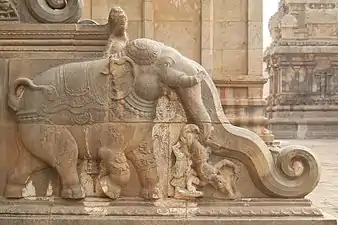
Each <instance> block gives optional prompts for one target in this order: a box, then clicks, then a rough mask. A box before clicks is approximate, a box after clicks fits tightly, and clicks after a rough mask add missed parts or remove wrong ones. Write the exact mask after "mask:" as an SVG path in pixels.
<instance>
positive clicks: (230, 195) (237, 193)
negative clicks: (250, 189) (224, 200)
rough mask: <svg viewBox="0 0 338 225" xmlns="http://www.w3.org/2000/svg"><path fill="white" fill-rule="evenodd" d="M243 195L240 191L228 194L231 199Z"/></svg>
mask: <svg viewBox="0 0 338 225" xmlns="http://www.w3.org/2000/svg"><path fill="white" fill-rule="evenodd" d="M241 197H242V195H241V194H240V193H239V192H238V191H237V192H234V193H229V195H228V199H230V200H234V199H239V198H241Z"/></svg>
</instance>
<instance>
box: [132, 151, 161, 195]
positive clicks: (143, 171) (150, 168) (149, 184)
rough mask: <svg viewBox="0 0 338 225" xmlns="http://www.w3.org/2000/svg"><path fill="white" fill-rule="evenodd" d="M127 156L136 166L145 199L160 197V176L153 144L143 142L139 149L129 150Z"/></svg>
mask: <svg viewBox="0 0 338 225" xmlns="http://www.w3.org/2000/svg"><path fill="white" fill-rule="evenodd" d="M126 156H127V158H128V159H129V160H130V161H131V162H132V163H133V164H134V166H135V168H136V171H137V174H138V177H139V181H140V184H141V196H142V197H143V198H144V199H158V198H160V193H159V190H158V187H157V184H158V182H159V177H158V173H157V164H156V159H155V156H154V154H153V150H152V146H151V145H150V144H149V145H145V146H144V145H142V144H141V146H140V147H139V148H138V149H135V150H133V151H130V152H128V153H127V155H126Z"/></svg>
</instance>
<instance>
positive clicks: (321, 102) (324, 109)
mask: <svg viewBox="0 0 338 225" xmlns="http://www.w3.org/2000/svg"><path fill="white" fill-rule="evenodd" d="M285 7H287V8H288V9H289V11H285V10H284V8H285ZM337 11H338V8H337V1H311V2H306V1H303V2H302V1H299V2H295V1H285V2H281V5H280V8H279V10H278V12H276V13H275V14H274V16H273V17H272V18H271V19H270V24H269V29H270V32H271V36H272V39H273V41H274V44H273V45H272V46H271V47H269V48H268V49H267V50H266V52H265V56H264V60H265V62H266V64H267V72H268V74H269V76H270V82H269V88H270V92H269V96H268V108H267V114H268V116H269V118H270V121H269V123H270V127H271V129H272V131H273V132H274V133H275V135H276V137H277V138H287V137H288V138H297V137H298V138H314V137H317V138H325V137H335V136H337V135H338V133H337V129H336V128H334V127H337V126H338V125H337V124H336V122H335V121H337V118H334V117H332V115H334V114H337V111H338V108H337V107H336V105H337V101H336V99H337V94H336V93H335V91H334V90H336V88H337V81H338V78H337V70H336V69H335V66H334V64H335V61H336V58H335V56H334V54H333V52H335V51H336V49H335V47H333V46H335V45H336V42H337V41H336V37H337V25H338V23H337ZM319 40H320V41H319ZM250 68H253V67H252V66H251V67H250ZM290 124H292V126H293V128H292V129H291V128H290V131H289V134H288V131H287V130H286V129H284V128H285V126H291V125H290ZM305 124H306V125H305ZM326 125H329V126H327V127H329V129H326V128H325V126H326Z"/></svg>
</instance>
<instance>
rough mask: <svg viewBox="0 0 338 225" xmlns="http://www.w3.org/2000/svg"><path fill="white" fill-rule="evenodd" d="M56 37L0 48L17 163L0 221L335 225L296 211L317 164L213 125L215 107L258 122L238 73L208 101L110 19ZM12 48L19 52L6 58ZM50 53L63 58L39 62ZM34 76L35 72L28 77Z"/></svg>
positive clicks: (194, 66)
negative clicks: (300, 223)
mask: <svg viewBox="0 0 338 225" xmlns="http://www.w3.org/2000/svg"><path fill="white" fill-rule="evenodd" d="M181 3H182V2H171V4H173V5H175V4H181ZM203 6H204V7H206V6H205V5H203V4H202V5H201V7H203ZM175 7H176V6H175ZM202 10H203V9H202ZM144 11H145V12H148V11H151V7H150V8H147V9H144ZM148 13H149V12H148ZM195 13H196V14H197V15H200V12H195ZM142 15H143V14H142ZM145 17H146V18H148V19H151V18H152V17H150V16H149V15H148V16H145ZM155 17H156V16H154V19H155ZM155 20H156V19H155ZM210 21H211V20H210ZM157 22H158V21H157ZM157 22H154V23H153V24H156V23H157ZM190 22H192V21H188V23H190ZM159 23H167V21H164V22H159ZM180 23H181V22H179V23H178V24H180ZM42 26H43V25H42ZM59 26H60V25H55V26H47V27H48V31H47V32H40V33H39V29H41V27H40V26H39V25H36V24H35V25H25V28H24V29H22V30H23V31H22V30H21V28H22V24H19V25H13V26H9V25H8V26H5V27H6V29H7V30H6V32H5V34H3V36H4V37H5V36H6V35H7V36H8V35H11V28H12V29H13V30H14V32H17V33H20V32H21V34H22V36H23V38H22V40H23V41H22V42H21V43H20V44H21V45H22V46H23V47H22V48H21V49H20V47H18V45H19V44H18V41H17V42H15V44H16V45H14V46H11V45H10V44H8V43H7V45H4V46H2V47H4V49H3V52H4V54H3V57H6V58H7V59H8V61H9V67H8V68H7V67H5V66H4V70H6V71H7V70H8V83H9V84H8V90H7V98H6V99H4V100H5V101H6V102H7V104H8V112H10V114H11V116H12V119H13V120H12V121H6V122H7V123H8V124H9V125H12V127H15V129H13V130H9V131H11V132H8V134H6V135H4V136H5V137H6V139H5V140H4V143H5V144H7V143H10V144H11V147H13V148H15V149H14V150H13V151H12V152H14V151H15V153H12V152H10V149H8V148H6V151H5V152H4V155H6V154H8V153H10V157H8V156H9V155H8V156H7V155H6V156H7V158H6V160H8V161H7V163H8V164H4V168H3V169H4V170H3V171H4V172H2V173H0V179H1V180H5V188H4V189H5V190H4V193H3V196H4V197H5V198H6V200H5V198H4V199H3V200H1V203H0V220H2V221H6V223H20V222H21V221H20V219H19V220H16V219H17V218H18V217H20V218H23V217H24V215H26V216H27V217H28V221H29V220H30V221H31V222H34V223H40V222H46V220H45V219H47V220H48V223H49V224H58V223H65V224H67V223H73V224H74V223H75V224H76V223H82V224H91V223H98V224H100V223H102V224H105V223H111V222H112V220H113V221H115V222H121V223H123V222H126V220H125V219H124V218H125V216H131V218H130V219H129V218H128V219H127V221H128V222H131V221H132V222H131V223H134V224H140V223H141V224H142V223H143V222H145V221H149V220H150V219H151V221H153V222H154V224H155V223H156V224H159V223H160V224H161V223H167V222H168V223H171V222H175V223H176V224H177V222H178V221H182V220H183V221H184V222H188V224H189V223H191V224H195V223H196V224H198V223H201V222H204V221H207V220H208V221H209V222H210V221H211V222H212V223H216V224H217V223H218V222H219V221H222V222H223V223H230V222H232V223H233V222H234V221H235V222H236V221H239V220H238V219H240V220H241V221H243V220H248V222H249V221H251V223H252V221H253V218H254V220H256V222H257V223H261V222H262V219H264V220H265V222H266V221H269V222H271V223H278V222H276V221H277V220H279V221H285V219H286V216H287V218H288V220H290V217H291V218H292V216H294V217H297V219H298V220H299V218H301V219H303V220H304V221H305V222H304V224H307V223H308V222H309V221H313V220H318V221H328V223H330V222H332V221H331V220H330V219H329V220H326V218H325V217H324V216H323V215H322V213H321V212H320V211H318V210H317V209H315V208H313V207H312V206H311V204H310V203H309V202H307V201H306V200H303V199H302V198H304V197H305V196H306V195H307V194H309V193H310V192H311V191H312V190H313V189H314V188H315V187H316V185H317V183H318V180H319V175H320V164H319V162H318V161H317V159H316V156H315V155H314V154H312V153H311V151H310V150H309V149H307V148H305V147H302V146H287V147H284V148H282V149H279V151H277V150H276V151H275V152H274V154H272V153H271V151H270V149H269V147H268V146H267V145H266V143H265V142H264V140H263V139H262V138H260V137H259V136H258V135H257V133H264V132H263V131H260V130H259V129H253V130H254V131H256V133H255V132H253V131H250V130H248V129H244V128H240V127H237V126H234V125H232V124H231V123H230V122H229V120H228V118H227V117H226V115H225V114H224V109H223V106H224V105H225V104H224V103H226V104H227V105H230V106H233V108H232V110H233V109H234V108H235V107H236V105H240V106H244V107H240V109H239V110H238V111H235V110H234V113H235V115H236V116H237V115H243V116H245V115H246V114H252V115H255V114H258V113H262V112H261V111H260V108H261V106H262V104H264V102H263V103H262V102H261V101H258V100H259V96H260V95H261V94H262V93H261V89H260V88H261V85H262V83H263V82H264V80H263V79H260V78H259V76H255V77H252V76H248V74H245V73H244V74H242V75H239V76H237V77H236V79H235V80H232V82H233V83H235V82H237V83H236V84H238V86H237V87H233V86H231V85H232V84H233V83H232V84H230V86H228V87H229V88H228V87H221V88H219V89H218V88H217V87H216V85H215V83H214V82H213V80H212V77H211V76H210V74H209V73H208V71H207V70H206V69H205V68H204V67H203V66H202V65H200V64H199V63H198V62H196V61H193V60H192V59H190V57H187V55H186V54H183V53H181V51H180V50H177V49H175V48H173V47H172V46H170V45H168V44H164V43H161V42H158V41H155V40H152V39H149V38H137V39H129V38H130V37H129V35H128V33H127V29H128V19H127V17H126V14H125V13H124V11H123V10H122V9H121V8H119V7H114V8H112V9H111V11H110V13H109V16H108V24H106V25H104V26H97V25H84V24H79V25H75V24H73V25H64V27H65V32H61V34H60V36H61V37H63V38H60V40H55V39H56V38H57V36H56V35H57V31H58V32H59V30H62V27H59ZM178 27H180V26H178ZM55 28H58V30H54V29H55ZM168 29H169V28H168ZM29 30H31V31H32V33H33V35H36V36H39V35H40V37H43V38H42V41H41V42H43V43H42V44H41V45H42V46H40V45H39V44H38V43H34V42H32V40H30V39H29V38H27V37H30V36H29V35H31V34H32V33H31V34H29V33H28V32H27V31H29ZM91 31H92V32H91ZM157 32H158V31H156V29H154V34H153V35H154V36H156V35H157ZM187 33H189V32H187ZM148 34H149V35H150V33H148ZM189 34H190V33H189ZM190 35H191V34H190ZM104 38H106V40H107V39H108V43H107V42H106V43H105V45H106V47H104V46H103V45H102V40H104ZM163 38H167V37H165V36H163ZM169 39H170V38H169ZM51 40H54V41H51ZM4 43H6V42H5V41H4ZM26 43H28V44H26ZM89 43H90V44H89ZM196 43H197V42H193V44H196ZM27 45H28V47H27ZM199 45H200V43H199ZM33 46H34V47H35V48H33ZM36 46H39V47H38V48H37V47H36ZM69 46H72V48H71V49H68V50H67V47H69ZM7 47H9V48H7ZM183 47H184V46H182V48H183ZM13 49H14V50H16V51H18V52H20V54H17V55H16V56H15V58H14V57H13V55H14V54H13V52H12V51H13ZM210 49H211V48H210ZM55 50H57V51H61V52H62V54H61V56H59V57H57V54H51V55H48V54H46V52H48V53H49V52H53V51H55ZM81 50H82V51H83V52H81ZM241 50H242V51H244V52H245V51H247V49H245V48H244V49H241ZM221 51H222V54H223V52H224V51H226V49H222V50H221ZM252 51H256V49H254V50H252ZM78 52H81V53H78ZM99 52H100V54H99ZM36 53H40V54H36ZM56 53H59V52H56ZM67 53H68V54H67ZM71 53H76V54H71ZM248 53H250V51H248ZM43 54H44V57H41V55H43ZM73 55H75V56H73ZM249 55H252V54H251V53H250V54H249ZM12 57H13V58H12ZM55 59H59V61H57V60H55ZM5 62H6V61H5ZM38 63H43V64H44V65H42V66H37V67H33V66H31V65H35V64H38ZM227 78H228V79H229V80H231V78H232V76H228V77H227ZM250 82H251V85H246V84H247V83H250ZM239 84H243V85H242V86H241V85H239ZM223 85H224V84H223ZM225 90H227V92H225ZM227 93H229V96H231V100H229V101H228V99H227V95H226V94H227ZM220 96H221V97H220ZM238 99H240V100H239V101H238V102H236V100H238ZM251 104H253V107H251V108H250V109H249V110H246V109H245V108H247V106H249V105H250V106H251ZM230 111H231V110H230ZM236 116H235V117H234V118H232V120H234V121H236V122H235V123H237V124H244V125H243V126H244V127H249V126H251V125H252V124H263V123H264V117H262V116H261V117H257V116H253V117H249V118H247V120H243V119H242V118H237V117H236ZM243 121H245V122H243ZM13 122H14V123H13ZM7 123H6V124H7ZM13 125H14V126H13ZM258 127H259V126H256V128H258ZM251 129H252V128H251ZM12 131H14V134H12V137H13V136H14V138H13V139H14V140H15V144H13V143H11V139H10V135H11V133H12ZM13 142H14V141H13ZM5 173H6V175H5ZM0 188H2V186H1V185H0ZM17 198H21V199H20V200H14V199H17ZM61 198H62V199H61ZM288 198H293V199H295V198H300V200H289V201H288V200H285V199H288ZM177 199H187V201H182V200H177ZM230 199H237V200H238V201H230ZM248 199H249V200H248ZM254 199H255V200H254ZM70 200H73V201H70ZM18 208H19V209H20V212H18V210H17V209H18ZM1 210H3V211H1ZM20 213H21V214H20ZM15 214H16V215H17V216H13V215H15ZM136 218H137V219H138V220H137V221H136V220H134V219H136ZM215 218H218V220H215ZM281 218H282V219H281ZM39 219H40V220H39ZM119 219H121V220H120V221H119ZM2 221H0V222H2ZM293 222H294V221H293ZM27 223H29V222H27Z"/></svg>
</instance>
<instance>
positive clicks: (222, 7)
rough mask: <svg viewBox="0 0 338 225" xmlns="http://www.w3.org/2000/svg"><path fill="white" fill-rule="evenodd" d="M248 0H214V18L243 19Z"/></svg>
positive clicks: (245, 16)
mask: <svg viewBox="0 0 338 225" xmlns="http://www.w3.org/2000/svg"><path fill="white" fill-rule="evenodd" d="M247 1H248V0H214V1H213V4H214V20H215V21H217V22H220V21H228V22H229V21H232V22H235V21H236V22H238V21H243V22H244V21H245V20H246V18H247V13H248V7H247V6H248V5H247Z"/></svg>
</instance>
